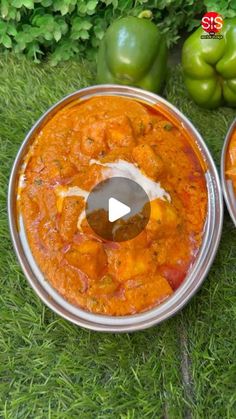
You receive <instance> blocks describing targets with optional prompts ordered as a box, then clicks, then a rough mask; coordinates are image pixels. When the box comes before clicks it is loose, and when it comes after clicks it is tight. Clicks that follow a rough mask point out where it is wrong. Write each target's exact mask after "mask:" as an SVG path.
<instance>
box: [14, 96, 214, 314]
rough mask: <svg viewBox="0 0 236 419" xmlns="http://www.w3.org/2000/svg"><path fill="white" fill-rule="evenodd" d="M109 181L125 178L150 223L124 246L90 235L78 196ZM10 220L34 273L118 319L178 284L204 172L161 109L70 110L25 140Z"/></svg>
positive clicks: (106, 100) (199, 208) (99, 105)
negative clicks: (139, 191) (146, 206)
mask: <svg viewBox="0 0 236 419" xmlns="http://www.w3.org/2000/svg"><path fill="white" fill-rule="evenodd" d="M112 176H125V177H127V178H132V179H133V180H136V182H137V183H139V181H140V179H141V180H142V185H144V189H145V188H146V192H147V193H148V196H149V199H150V218H149V220H148V223H147V225H146V226H145V228H144V229H143V231H142V232H141V233H140V234H138V235H137V236H136V237H135V238H133V239H130V240H124V241H119V240H116V235H115V232H114V239H113V241H108V240H105V239H103V238H102V237H100V236H98V235H96V234H95V233H94V231H93V230H92V229H91V227H90V225H89V224H88V222H87V218H86V216H85V205H86V198H87V196H88V193H89V192H90V191H91V190H92V189H93V188H94V187H95V186H96V185H97V184H98V183H99V182H101V181H103V180H105V179H107V178H109V177H112ZM18 197H19V200H18V202H19V206H18V209H19V213H20V215H21V216H22V217H23V222H24V228H25V231H26V234H27V239H28V242H29V245H30V248H31V251H32V254H33V256H34V259H35V261H36V262H37V264H38V266H39V268H40V269H41V271H42V272H43V274H44V276H45V278H46V279H47V280H48V281H49V283H50V284H51V285H52V286H53V287H54V288H55V289H56V290H57V291H58V293H59V294H61V295H62V296H63V297H64V298H65V299H66V300H67V301H69V302H70V303H72V304H74V305H76V306H79V307H80V308H83V309H84V310H87V311H91V312H93V313H100V314H106V315H128V314H135V313H140V312H143V311H146V310H148V309H151V308H153V307H155V306H157V305H158V304H160V303H162V302H163V301H164V300H166V299H167V298H168V297H170V296H171V295H172V293H173V292H174V291H175V290H176V289H177V288H178V287H179V286H180V284H181V283H182V282H183V281H184V279H185V277H186V275H187V273H188V271H189V269H190V268H191V265H192V264H193V262H194V260H195V258H196V256H197V254H198V251H199V248H200V246H201V242H202V237H203V231H204V224H205V219H206V213H207V188H206V181H205V171H204V164H203V162H202V161H201V158H200V156H199V152H198V150H197V149H196V148H195V147H194V143H192V142H191V141H190V138H189V137H188V135H187V133H186V130H185V129H184V128H183V127H182V126H181V125H178V124H177V123H176V122H173V121H172V120H169V119H168V117H167V116H166V115H165V113H162V111H161V108H160V109H159V108H156V107H155V106H153V107H151V106H150V105H147V104H145V103H143V102H139V101H136V100H134V99H129V98H124V97H119V96H97V97H94V98H91V99H88V100H84V101H74V102H73V103H72V104H70V105H67V106H65V107H64V108H63V109H61V110H60V111H58V112H57V113H56V114H55V115H54V116H53V117H52V118H51V119H50V120H49V121H48V122H47V123H46V124H45V125H44V127H43V128H42V129H41V131H40V132H39V133H38V134H37V136H36V138H35V139H34V142H33V144H32V145H31V147H30V149H29V151H28V154H27V155H26V157H25V161H24V164H23V167H22V172H21V175H20V182H19V191H18Z"/></svg>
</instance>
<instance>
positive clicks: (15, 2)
mask: <svg viewBox="0 0 236 419" xmlns="http://www.w3.org/2000/svg"><path fill="white" fill-rule="evenodd" d="M12 6H14V7H17V8H18V9H19V8H20V7H22V6H23V0H12Z"/></svg>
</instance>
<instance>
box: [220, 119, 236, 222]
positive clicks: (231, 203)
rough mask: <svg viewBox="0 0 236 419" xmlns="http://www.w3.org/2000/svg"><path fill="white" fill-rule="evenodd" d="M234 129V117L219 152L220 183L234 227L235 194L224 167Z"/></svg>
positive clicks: (235, 215) (235, 216)
mask: <svg viewBox="0 0 236 419" xmlns="http://www.w3.org/2000/svg"><path fill="white" fill-rule="evenodd" d="M235 130H236V118H235V120H234V122H233V123H232V124H231V126H230V128H229V131H228V132H227V135H226V138H225V142H224V146H223V149H222V154H221V183H222V189H223V193H224V198H225V202H226V205H227V208H228V211H229V213H230V216H231V218H232V220H233V222H234V225H235V227H236V196H235V193H234V188H233V183H232V180H230V179H227V178H226V176H225V168H226V156H227V151H228V147H229V143H230V140H231V137H232V134H233V132H234V131H235Z"/></svg>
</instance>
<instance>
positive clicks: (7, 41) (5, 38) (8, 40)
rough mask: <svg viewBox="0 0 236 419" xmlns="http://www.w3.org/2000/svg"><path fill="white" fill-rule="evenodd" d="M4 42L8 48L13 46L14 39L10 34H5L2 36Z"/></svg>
mask: <svg viewBox="0 0 236 419" xmlns="http://www.w3.org/2000/svg"><path fill="white" fill-rule="evenodd" d="M2 44H3V45H4V47H6V48H11V47H12V40H11V38H10V36H9V35H7V34H5V35H3V36H2Z"/></svg>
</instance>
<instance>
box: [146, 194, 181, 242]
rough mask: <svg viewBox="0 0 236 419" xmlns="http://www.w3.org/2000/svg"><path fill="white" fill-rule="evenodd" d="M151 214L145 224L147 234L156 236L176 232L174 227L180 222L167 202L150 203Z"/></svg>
mask: <svg viewBox="0 0 236 419" xmlns="http://www.w3.org/2000/svg"><path fill="white" fill-rule="evenodd" d="M150 205H151V214H150V220H149V222H148V224H147V231H148V232H149V233H153V234H154V235H155V234H158V233H161V234H162V235H163V234H164V235H165V234H167V235H169V234H171V233H172V232H175V231H176V227H177V225H178V224H180V222H181V220H180V219H179V217H178V214H177V212H176V210H175V208H174V207H173V205H171V204H170V203H169V202H166V201H162V200H161V199H155V200H154V201H151V203H150Z"/></svg>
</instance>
